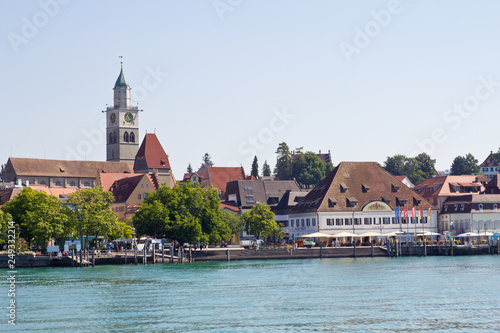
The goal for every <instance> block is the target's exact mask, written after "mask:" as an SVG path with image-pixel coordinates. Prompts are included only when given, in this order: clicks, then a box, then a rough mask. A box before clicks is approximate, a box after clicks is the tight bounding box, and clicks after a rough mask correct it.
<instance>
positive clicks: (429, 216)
mask: <svg viewBox="0 0 500 333" xmlns="http://www.w3.org/2000/svg"><path fill="white" fill-rule="evenodd" d="M427 219H428V220H430V219H431V207H429V210H428V211H427Z"/></svg>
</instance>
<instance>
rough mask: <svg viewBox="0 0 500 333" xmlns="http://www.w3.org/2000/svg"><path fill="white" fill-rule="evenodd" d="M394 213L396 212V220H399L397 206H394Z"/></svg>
mask: <svg viewBox="0 0 500 333" xmlns="http://www.w3.org/2000/svg"><path fill="white" fill-rule="evenodd" d="M394 213H396V220H397V221H399V207H396V209H395V210H394Z"/></svg>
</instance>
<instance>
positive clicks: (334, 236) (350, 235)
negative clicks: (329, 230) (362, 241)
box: [330, 231, 360, 238]
mask: <svg viewBox="0 0 500 333" xmlns="http://www.w3.org/2000/svg"><path fill="white" fill-rule="evenodd" d="M330 237H332V238H338V237H360V236H359V235H356V234H353V233H352V232H347V231H343V232H339V233H338V234H335V235H330Z"/></svg>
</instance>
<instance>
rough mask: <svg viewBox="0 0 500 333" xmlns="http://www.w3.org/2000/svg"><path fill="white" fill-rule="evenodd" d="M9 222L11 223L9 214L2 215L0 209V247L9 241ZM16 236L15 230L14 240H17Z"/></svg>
mask: <svg viewBox="0 0 500 333" xmlns="http://www.w3.org/2000/svg"><path fill="white" fill-rule="evenodd" d="M11 221H12V216H10V214H7V213H4V212H3V210H1V209H0V245H1V244H6V243H8V241H9V235H8V230H9V222H11ZM17 235H18V233H17V230H16V233H15V234H14V237H15V239H16V240H17ZM16 244H17V241H16ZM0 249H1V246H0Z"/></svg>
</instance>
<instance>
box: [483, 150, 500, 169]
mask: <svg viewBox="0 0 500 333" xmlns="http://www.w3.org/2000/svg"><path fill="white" fill-rule="evenodd" d="M492 166H498V161H497V159H496V158H495V156H494V155H493V152H491V153H490V154H489V155H488V157H487V158H486V159H485V160H484V162H483V163H481V164H480V165H479V167H480V168H482V167H492Z"/></svg>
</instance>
